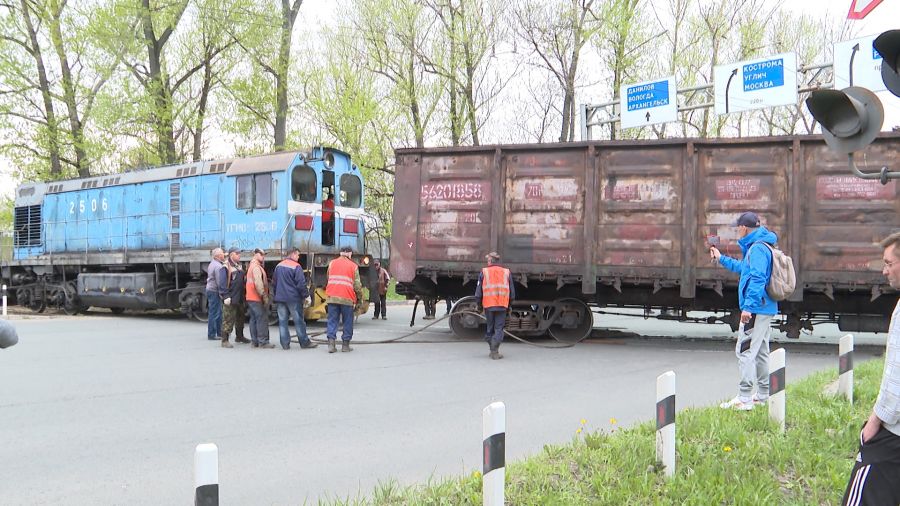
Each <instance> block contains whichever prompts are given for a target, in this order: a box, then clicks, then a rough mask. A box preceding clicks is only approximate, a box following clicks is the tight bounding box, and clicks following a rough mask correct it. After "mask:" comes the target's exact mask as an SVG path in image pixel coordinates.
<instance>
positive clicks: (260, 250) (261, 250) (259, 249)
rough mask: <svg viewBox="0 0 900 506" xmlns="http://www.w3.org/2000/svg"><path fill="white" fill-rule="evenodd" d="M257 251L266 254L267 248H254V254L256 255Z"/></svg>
mask: <svg viewBox="0 0 900 506" xmlns="http://www.w3.org/2000/svg"><path fill="white" fill-rule="evenodd" d="M257 253H259V254H261V255H263V256H265V254H266V250H264V249H261V248H256V249H255V250H253V254H254V255H255V254H257Z"/></svg>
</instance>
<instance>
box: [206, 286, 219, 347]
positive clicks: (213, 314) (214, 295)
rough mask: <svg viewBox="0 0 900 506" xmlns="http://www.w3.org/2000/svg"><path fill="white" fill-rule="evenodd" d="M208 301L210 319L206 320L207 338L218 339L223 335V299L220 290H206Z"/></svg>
mask: <svg viewBox="0 0 900 506" xmlns="http://www.w3.org/2000/svg"><path fill="white" fill-rule="evenodd" d="M206 303H207V308H208V313H207V315H208V316H209V319H208V320H207V322H206V337H207V339H218V338H219V337H221V336H222V299H221V298H220V297H219V292H211V291H209V290H207V291H206Z"/></svg>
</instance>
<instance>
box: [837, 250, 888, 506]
mask: <svg viewBox="0 0 900 506" xmlns="http://www.w3.org/2000/svg"><path fill="white" fill-rule="evenodd" d="M881 247H882V248H884V253H883V259H884V268H883V269H882V271H881V272H882V274H884V275H885V277H887V280H888V284H890V285H891V288H893V289H894V290H900V232H895V233H893V234H891V235H889V236H888V237H887V238H885V239H884V240H883V241H881ZM884 357H885V358H884V374H883V375H882V377H881V389H880V390H879V392H878V397H877V398H876V400H875V406H874V407H873V408H872V414H870V415H869V418H868V419H867V420H866V423H865V425H863V428H862V431H861V432H860V434H859V441H860V444H859V453H858V454H857V456H856V464H855V465H854V466H853V471H851V473H850V481H849V482H848V483H847V489H846V491H845V492H844V500H843V501H842V502H841V504H843V505H847V506H857V505H881V504H900V300H898V302H897V305H896V307H895V308H894V313H893V315H892V316H891V326H890V328H889V330H888V338H887V351H886V352H885V354H884Z"/></svg>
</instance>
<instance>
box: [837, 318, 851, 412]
mask: <svg viewBox="0 0 900 506" xmlns="http://www.w3.org/2000/svg"><path fill="white" fill-rule="evenodd" d="M838 354H839V358H838V374H840V376H838V395H843V396H844V397H846V398H847V400H848V401H850V404H853V334H847V335H846V336H844V337H842V338H841V342H840V344H839V345H838Z"/></svg>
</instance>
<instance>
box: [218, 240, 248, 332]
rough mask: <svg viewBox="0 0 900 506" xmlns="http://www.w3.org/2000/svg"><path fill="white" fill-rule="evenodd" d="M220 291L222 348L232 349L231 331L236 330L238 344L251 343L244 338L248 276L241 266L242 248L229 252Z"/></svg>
mask: <svg viewBox="0 0 900 506" xmlns="http://www.w3.org/2000/svg"><path fill="white" fill-rule="evenodd" d="M219 276H220V279H219V290H220V293H221V295H222V302H223V304H224V311H223V314H222V347H223V348H232V346H231V343H229V342H228V337H229V336H230V335H231V330H232V329H234V332H235V338H234V342H236V343H249V342H250V340H249V339H247V338H245V337H244V321H245V320H246V312H247V305H246V296H245V291H246V288H247V287H246V286H245V285H246V282H247V280H246V276H245V275H244V266H243V265H241V250H240V248H231V249H229V250H228V256H227V258H226V261H225V268H224V269H222V270H221V271H220V272H219Z"/></svg>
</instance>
